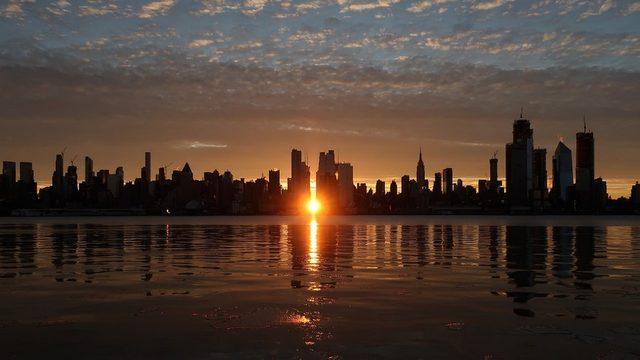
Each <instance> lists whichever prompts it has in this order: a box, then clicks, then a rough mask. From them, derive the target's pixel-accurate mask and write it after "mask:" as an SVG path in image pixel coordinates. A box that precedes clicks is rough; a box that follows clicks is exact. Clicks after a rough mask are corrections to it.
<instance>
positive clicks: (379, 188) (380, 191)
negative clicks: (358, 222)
mask: <svg viewBox="0 0 640 360" xmlns="http://www.w3.org/2000/svg"><path fill="white" fill-rule="evenodd" d="M385 192H386V188H385V183H384V181H382V180H379V179H378V181H376V192H375V195H376V196H377V197H383V196H384V195H385Z"/></svg>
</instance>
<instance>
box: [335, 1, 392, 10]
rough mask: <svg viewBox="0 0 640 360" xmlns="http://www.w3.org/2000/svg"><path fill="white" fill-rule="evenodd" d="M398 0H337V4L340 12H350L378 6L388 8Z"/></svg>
mask: <svg viewBox="0 0 640 360" xmlns="http://www.w3.org/2000/svg"><path fill="white" fill-rule="evenodd" d="M399 1H400V0H375V1H371V0H360V1H351V0H338V4H339V5H340V6H341V10H340V12H350V11H367V10H375V9H380V8H389V7H391V6H392V5H393V4H395V3H398V2H399Z"/></svg>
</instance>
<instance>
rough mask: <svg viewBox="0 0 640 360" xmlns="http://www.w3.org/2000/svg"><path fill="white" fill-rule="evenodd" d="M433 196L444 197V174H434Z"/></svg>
mask: <svg viewBox="0 0 640 360" xmlns="http://www.w3.org/2000/svg"><path fill="white" fill-rule="evenodd" d="M433 194H434V195H435V196H440V195H442V173H439V172H438V173H435V174H434V181H433Z"/></svg>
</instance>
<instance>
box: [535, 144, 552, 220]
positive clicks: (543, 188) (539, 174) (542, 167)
mask: <svg viewBox="0 0 640 360" xmlns="http://www.w3.org/2000/svg"><path fill="white" fill-rule="evenodd" d="M547 197H548V185H547V150H546V149H535V150H533V195H532V200H533V206H534V207H535V208H537V209H542V208H544V206H545V203H546V201H547Z"/></svg>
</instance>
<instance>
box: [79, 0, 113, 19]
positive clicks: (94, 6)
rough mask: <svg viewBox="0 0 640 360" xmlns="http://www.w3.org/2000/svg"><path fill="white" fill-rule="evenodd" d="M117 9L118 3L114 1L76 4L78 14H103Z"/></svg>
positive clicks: (111, 12)
mask: <svg viewBox="0 0 640 360" xmlns="http://www.w3.org/2000/svg"><path fill="white" fill-rule="evenodd" d="M117 11H118V5H117V4H115V3H106V4H101V3H98V2H91V3H88V4H87V5H80V6H78V15H79V16H104V15H109V14H115V13H116V12H117Z"/></svg>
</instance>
